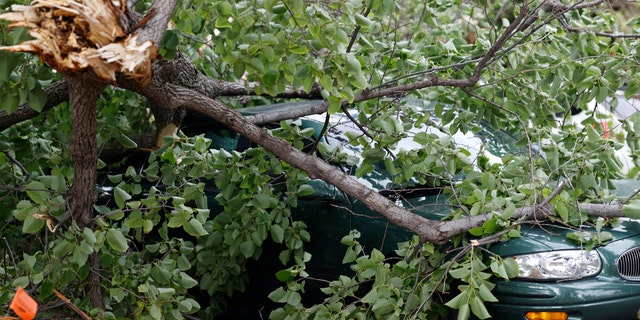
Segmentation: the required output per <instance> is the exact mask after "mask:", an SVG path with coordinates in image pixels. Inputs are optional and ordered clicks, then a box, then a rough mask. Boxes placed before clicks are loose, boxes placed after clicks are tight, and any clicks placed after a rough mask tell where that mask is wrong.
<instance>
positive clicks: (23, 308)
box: [9, 287, 38, 320]
mask: <svg viewBox="0 0 640 320" xmlns="http://www.w3.org/2000/svg"><path fill="white" fill-rule="evenodd" d="M9 308H11V310H13V312H15V313H16V314H17V315H18V317H20V319H22V320H31V319H33V318H35V316H36V312H38V303H37V302H36V301H35V300H33V298H31V296H29V294H28V293H26V292H25V291H24V290H23V289H22V287H18V291H16V295H15V296H13V300H11V305H9Z"/></svg>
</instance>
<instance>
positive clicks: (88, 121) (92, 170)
mask: <svg viewBox="0 0 640 320" xmlns="http://www.w3.org/2000/svg"><path fill="white" fill-rule="evenodd" d="M67 79H68V83H69V100H70V102H71V117H72V123H73V130H72V133H71V147H70V149H71V150H70V151H71V157H72V158H73V166H74V173H73V184H72V185H71V188H70V189H69V191H68V192H67V194H66V200H67V205H68V208H69V211H70V212H71V216H72V217H73V219H74V220H75V221H76V223H77V224H78V227H80V228H81V229H83V228H90V229H93V226H94V219H93V209H92V208H93V205H94V204H95V202H96V198H97V196H96V192H95V188H96V168H97V163H98V151H97V141H96V101H97V100H98V98H99V97H100V93H101V92H102V90H103V89H104V88H105V87H106V84H105V83H103V82H99V81H97V80H95V77H93V75H91V76H72V77H68V78H67ZM89 263H90V268H91V271H90V272H89V279H88V284H87V287H86V288H85V290H86V291H87V293H88V294H89V297H90V299H91V303H92V305H93V306H94V307H96V308H104V303H103V301H102V290H101V286H100V277H99V270H100V265H99V263H100V259H99V255H98V252H93V253H92V254H91V256H90V257H89Z"/></svg>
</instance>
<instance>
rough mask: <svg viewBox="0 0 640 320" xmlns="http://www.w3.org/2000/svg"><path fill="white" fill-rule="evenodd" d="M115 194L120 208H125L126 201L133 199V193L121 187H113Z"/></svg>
mask: <svg viewBox="0 0 640 320" xmlns="http://www.w3.org/2000/svg"><path fill="white" fill-rule="evenodd" d="M113 196H114V198H115V200H116V204H117V205H118V208H124V206H125V202H126V201H128V200H130V199H131V195H130V194H129V193H127V192H126V191H124V190H123V189H122V188H120V187H115V188H113Z"/></svg>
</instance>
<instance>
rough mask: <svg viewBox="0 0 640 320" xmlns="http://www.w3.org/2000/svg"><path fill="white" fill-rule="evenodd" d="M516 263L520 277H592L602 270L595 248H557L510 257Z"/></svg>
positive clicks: (539, 278) (560, 278)
mask: <svg viewBox="0 0 640 320" xmlns="http://www.w3.org/2000/svg"><path fill="white" fill-rule="evenodd" d="M511 258H513V259H515V261H516V262H517V263H518V270H519V272H520V273H519V275H518V278H520V279H528V280H575V279H581V278H586V277H592V276H595V275H597V274H599V273H600V271H601V270H602V259H601V258H600V255H599V254H598V252H596V251H595V250H590V251H586V250H559V251H547V252H536V253H530V254H522V255H517V256H513V257H511Z"/></svg>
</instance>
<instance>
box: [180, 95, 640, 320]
mask: <svg viewBox="0 0 640 320" xmlns="http://www.w3.org/2000/svg"><path fill="white" fill-rule="evenodd" d="M317 103H318V102H316V101H308V102H300V103H283V104H274V105H267V106H262V107H253V108H246V109H242V110H240V111H241V112H242V113H243V114H245V115H252V114H259V113H268V112H274V111H286V110H289V109H295V108H299V107H301V106H304V105H307V104H317ZM407 103H408V104H413V105H415V107H417V108H422V109H427V110H428V109H429V108H433V106H432V105H430V104H426V103H424V102H422V101H418V100H415V101H413V100H411V101H408V102H407ZM343 117H344V116H343ZM324 121H325V116H324V115H323V116H310V117H305V118H303V119H301V123H302V126H303V127H310V128H314V129H315V132H316V133H317V132H320V131H321V129H322V127H323V125H324ZM331 123H332V126H331V127H330V129H329V130H328V131H327V134H326V136H325V137H323V139H325V140H324V142H325V143H327V144H328V145H329V146H342V147H343V150H344V151H345V152H346V153H348V154H349V155H350V156H351V157H354V159H358V157H359V156H360V152H361V150H360V149H359V148H357V147H352V146H350V145H349V144H348V143H347V141H346V138H345V134H346V133H347V132H349V131H351V132H357V131H358V130H359V129H358V128H357V127H356V126H355V125H353V124H351V123H350V122H349V121H346V120H345V119H344V118H340V116H339V115H338V116H333V117H332V118H331ZM211 128H212V126H210V125H202V126H198V125H192V126H191V127H189V126H187V127H186V128H185V129H184V131H185V133H187V134H196V133H206V136H207V137H209V138H211V139H212V140H213V143H214V146H216V147H224V148H227V149H242V148H243V146H248V145H249V143H248V142H247V141H245V140H246V139H244V138H242V137H241V136H239V135H237V134H229V132H228V130H225V129H211ZM426 130H430V129H426ZM431 133H434V134H439V133H438V131H437V130H432V131H431ZM442 135H443V136H445V134H442ZM453 139H454V140H455V143H456V144H458V145H462V146H464V148H465V149H466V150H468V151H469V152H471V153H472V156H471V158H473V153H478V152H481V149H482V150H483V151H482V152H483V155H485V156H487V157H488V158H489V160H491V159H492V157H495V158H494V159H499V158H500V157H501V156H502V155H504V154H514V153H520V152H524V151H523V150H522V149H521V148H519V147H516V146H515V145H516V143H515V142H516V138H514V137H512V136H510V135H508V134H507V133H505V132H502V131H496V130H490V129H486V130H484V131H481V132H479V133H476V134H466V135H464V134H457V135H456V136H454V137H453ZM412 147H413V145H412V141H411V139H407V141H403V142H401V143H400V144H399V147H398V148H404V149H411V148H412ZM356 162H357V161H356ZM355 168H357V164H356V165H353V166H351V167H348V166H347V167H344V170H346V171H349V172H350V173H353V172H352V171H353V170H355ZM359 180H360V181H361V182H363V183H365V184H366V185H368V186H370V187H372V188H374V189H376V190H378V191H379V192H381V193H383V194H385V193H388V194H389V196H390V197H394V196H395V197H397V195H398V193H397V192H390V190H391V191H393V188H394V186H393V183H392V180H391V178H390V175H389V173H388V172H387V171H386V169H385V166H384V165H383V164H380V165H379V166H376V167H375V169H374V171H373V173H371V174H368V175H366V176H364V177H363V178H360V179H359ZM309 184H310V185H311V186H312V187H313V189H314V193H313V194H312V195H309V196H306V197H304V198H302V199H300V200H299V205H298V207H297V208H296V212H295V213H294V218H296V219H298V220H302V221H304V222H305V223H306V225H307V226H308V231H309V233H310V234H311V239H312V241H311V242H309V243H308V244H307V245H306V247H305V248H306V250H307V251H309V252H310V253H311V254H312V257H313V258H312V260H311V262H310V263H309V264H308V265H307V268H308V269H307V271H308V272H309V274H311V276H313V277H315V278H324V279H335V278H336V277H337V275H339V274H341V273H343V272H345V271H348V270H347V267H345V266H343V265H342V263H341V260H342V258H343V252H344V247H343V246H341V245H340V239H341V238H342V237H343V236H345V235H347V234H349V232H350V231H351V230H354V229H356V230H359V231H360V232H361V234H362V237H361V238H360V242H361V243H362V244H363V246H364V247H367V248H378V249H381V250H382V251H383V252H385V254H386V253H392V252H393V250H394V249H395V248H396V244H397V243H398V242H402V241H407V240H408V239H410V238H411V236H412V234H411V233H409V232H408V231H406V230H404V229H401V228H398V227H395V226H394V225H392V224H390V223H388V221H387V220H386V219H384V218H383V217H382V216H381V215H379V214H378V213H376V212H372V211H371V210H369V209H367V208H366V206H364V205H363V204H361V203H359V202H358V201H356V200H353V199H350V198H349V197H348V196H347V195H345V194H344V193H342V192H341V191H340V190H338V189H336V188H335V187H333V186H332V185H329V184H327V183H325V182H323V181H321V180H310V181H309ZM638 187H640V183H638V182H636V181H620V182H619V184H618V193H619V195H620V196H626V195H629V194H631V193H632V192H634V191H635V190H636V189H637V188H638ZM441 191H442V190H441V189H440V188H420V189H418V188H416V189H414V190H411V189H407V188H404V189H403V190H402V191H401V192H402V196H401V197H397V199H396V200H397V201H398V202H402V204H405V205H414V206H415V207H416V208H429V209H424V210H419V211H418V212H419V213H420V214H421V215H423V216H425V217H427V218H429V219H442V218H443V217H445V216H446V215H447V214H449V212H450V208H449V206H448V204H447V203H446V201H443V197H442V194H441ZM398 192H400V191H398ZM211 198H212V197H211ZM354 213H357V214H354ZM606 231H607V232H609V233H611V235H612V236H613V239H612V240H611V241H609V242H607V243H606V244H605V245H602V246H598V247H596V248H595V249H594V250H590V251H587V250H585V248H583V247H581V246H580V245H578V244H577V243H576V242H574V241H570V240H568V238H567V234H568V233H569V232H573V230H569V229H568V228H565V227H562V226H560V225H554V224H544V225H524V226H523V227H522V230H521V235H522V236H521V237H520V238H513V239H511V240H509V241H508V242H502V243H497V244H494V245H492V246H491V247H490V248H489V249H490V250H491V251H492V252H493V253H496V254H499V255H501V256H503V257H513V258H514V259H515V260H516V261H517V262H518V265H519V270H520V275H519V277H518V278H516V279H512V280H511V281H501V280H496V281H495V283H496V287H495V289H494V291H493V293H494V294H495V296H496V297H497V298H498V300H499V302H497V303H491V304H488V305H487V307H488V309H489V312H490V314H491V315H492V316H493V318H494V319H529V320H533V319H540V320H551V319H598V320H601V319H635V318H637V314H638V310H639V309H640V224H639V223H638V222H636V221H633V220H630V219H620V221H619V223H618V225H617V226H616V227H614V228H610V229H607V230H606ZM313 239H323V240H322V241H314V240H313ZM277 252H278V251H277V250H272V252H270V251H269V250H268V249H265V250H264V251H263V254H262V258H261V260H260V261H258V262H257V263H255V264H253V266H249V270H250V272H251V271H252V270H253V273H252V274H250V285H249V288H251V289H250V290H248V292H245V293H242V294H240V295H234V297H233V299H232V301H230V303H229V306H228V308H227V310H226V312H225V314H224V315H223V318H237V319H248V318H258V319H259V318H261V317H262V318H268V316H269V311H270V309H273V308H274V307H276V305H274V304H273V303H271V302H270V301H269V300H268V299H267V298H266V296H267V295H268V293H269V292H270V291H271V290H273V289H275V288H276V287H277V286H280V285H282V283H279V282H278V280H277V279H275V277H274V276H273V274H274V273H275V272H276V271H277V269H273V270H271V269H269V266H274V268H278V266H281V264H279V263H278V262H277V260H278V258H277ZM309 291H311V290H309Z"/></svg>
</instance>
